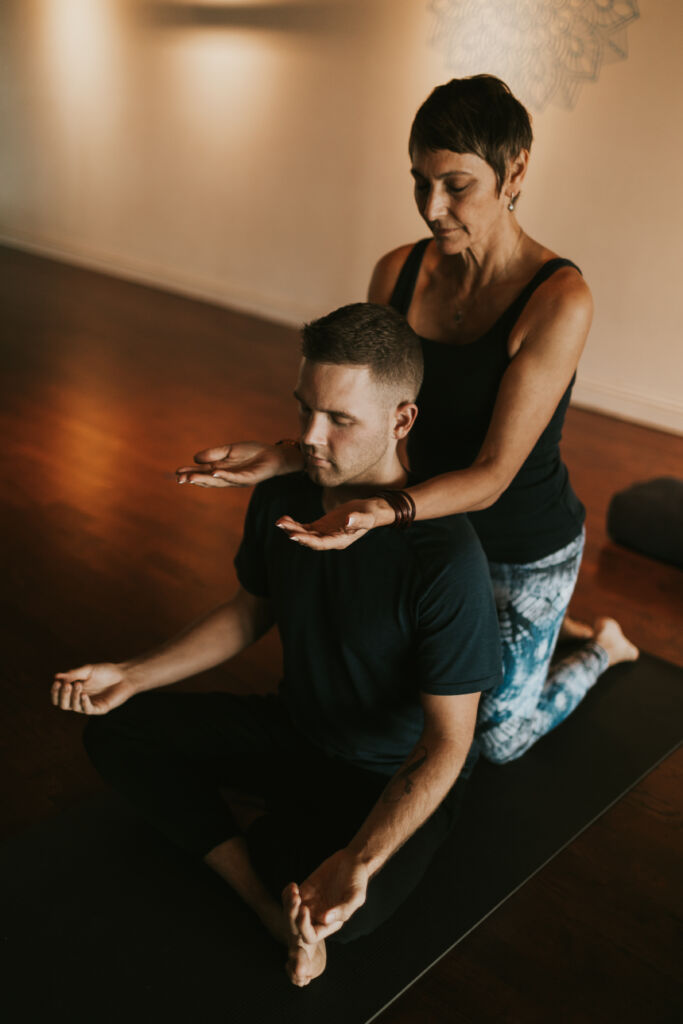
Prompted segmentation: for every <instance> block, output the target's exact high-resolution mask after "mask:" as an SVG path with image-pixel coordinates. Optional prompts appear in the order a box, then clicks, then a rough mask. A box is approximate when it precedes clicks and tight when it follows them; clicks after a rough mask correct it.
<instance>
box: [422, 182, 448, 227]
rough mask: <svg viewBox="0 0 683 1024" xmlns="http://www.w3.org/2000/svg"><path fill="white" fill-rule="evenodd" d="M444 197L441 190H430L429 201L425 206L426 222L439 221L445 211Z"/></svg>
mask: <svg viewBox="0 0 683 1024" xmlns="http://www.w3.org/2000/svg"><path fill="white" fill-rule="evenodd" d="M445 205H446V204H445V202H444V195H443V192H442V191H441V189H439V188H437V187H434V188H431V189H430V190H429V195H428V196H427V201H426V202H425V205H424V216H425V218H426V220H438V219H439V217H440V216H441V215H442V214H443V213H444V210H445Z"/></svg>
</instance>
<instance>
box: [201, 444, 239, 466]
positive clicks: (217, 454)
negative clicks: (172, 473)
mask: <svg viewBox="0 0 683 1024" xmlns="http://www.w3.org/2000/svg"><path fill="white" fill-rule="evenodd" d="M231 450H232V445H231V444H223V445H218V447H216V448H204V449H202V451H201V452H197V454H196V455H195V457H194V461H195V462H198V463H199V464H200V465H201V464H202V463H204V462H219V461H220V460H221V459H228V458H229V457H230V452H231Z"/></svg>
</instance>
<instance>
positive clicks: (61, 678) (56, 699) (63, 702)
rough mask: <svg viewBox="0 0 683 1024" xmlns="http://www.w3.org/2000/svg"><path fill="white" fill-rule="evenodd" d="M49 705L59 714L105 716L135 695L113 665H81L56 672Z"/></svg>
mask: <svg viewBox="0 0 683 1024" xmlns="http://www.w3.org/2000/svg"><path fill="white" fill-rule="evenodd" d="M51 692H52V703H53V704H54V706H55V707H56V708H61V709H62V711H77V712H78V713H79V714H82V715H106V713H107V712H108V711H111V710H112V708H116V707H118V706H119V705H120V704H123V703H125V701H127V700H128V698H129V697H132V696H133V694H134V693H135V692H136V690H135V687H134V686H133V684H132V682H130V680H129V679H128V675H127V672H126V670H125V669H124V668H123V667H122V666H120V665H114V664H113V663H112V662H103V663H102V664H100V665H82V666H81V668H73V669H71V671H70V672H58V673H57V674H56V675H55V678H54V682H53V684H52V691H51Z"/></svg>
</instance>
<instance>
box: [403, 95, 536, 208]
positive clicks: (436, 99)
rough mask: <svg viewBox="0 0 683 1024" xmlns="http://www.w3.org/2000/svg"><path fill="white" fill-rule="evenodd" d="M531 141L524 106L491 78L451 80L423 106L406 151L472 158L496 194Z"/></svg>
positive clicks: (529, 126)
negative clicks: (490, 177) (488, 174)
mask: <svg viewBox="0 0 683 1024" xmlns="http://www.w3.org/2000/svg"><path fill="white" fill-rule="evenodd" d="M532 140H533V133H532V130H531V118H530V116H529V112H528V111H527V109H526V107H524V106H522V104H521V103H520V102H519V100H518V99H517V98H516V97H515V96H513V95H512V93H511V91H510V89H509V88H508V86H507V85H506V84H505V82H502V81H501V80H500V78H496V77H495V75H473V76H472V77H471V78H453V79H451V81H450V82H446V84H445V85H438V86H437V87H436V89H434V91H433V92H432V93H430V95H429V96H428V97H427V99H426V100H425V101H424V103H423V104H422V106H421V107H420V109H419V110H418V112H417V114H416V115H415V119H414V121H413V125H412V128H411V129H410V141H409V143H408V149H409V150H410V154H411V156H412V155H413V153H415V151H416V150H420V149H422V150H438V149H450V150H451V152H453V153H474V154H475V156H478V157H480V158H481V159H482V160H485V161H486V163H487V164H488V165H489V167H491V168H492V169H493V171H494V173H495V175H496V180H497V182H498V194H499V195H500V190H501V188H502V187H503V183H504V181H505V175H506V174H507V170H508V167H509V166H510V164H511V162H512V161H513V160H514V159H515V158H516V157H518V156H519V154H520V153H521V151H522V150H523V149H526V150H530V149H531V143H532Z"/></svg>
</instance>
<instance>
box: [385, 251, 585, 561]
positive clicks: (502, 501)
mask: <svg viewBox="0 0 683 1024" xmlns="http://www.w3.org/2000/svg"><path fill="white" fill-rule="evenodd" d="M430 241H431V239H429V238H425V239H423V240H422V241H420V242H418V243H417V244H416V245H415V246H414V247H413V248H412V250H411V251H410V253H409V255H408V258H407V259H406V262H405V263H404V265H403V267H402V268H401V272H400V274H399V276H398V280H397V282H396V286H395V287H394V291H393V293H392V296H391V299H390V301H389V305H390V306H393V308H394V309H396V310H398V312H399V313H402V314H403V315H404V316H406V315H407V313H408V309H409V307H410V302H411V299H412V296H413V291H414V290H415V282H416V281H417V276H418V273H419V270H420V265H421V263H422V258H423V256H424V252H425V249H426V248H427V245H428V244H429V242H430ZM574 266H576V265H575V264H574V263H572V262H571V261H570V260H565V259H552V260H549V261H548V262H547V263H544V264H543V266H542V267H540V269H539V270H538V271H537V273H536V274H534V276H533V278H532V279H531V281H530V282H529V283H528V284H527V286H526V287H525V288H524V289H523V290H522V291H521V292H520V294H519V295H518V296H517V298H516V299H515V300H514V302H512V304H511V305H510V306H508V308H507V309H506V310H505V312H504V313H502V314H501V316H500V317H499V318H498V320H496V322H495V323H494V324H493V326H492V327H491V328H489V330H488V331H486V332H485V333H484V334H482V336H481V337H480V338H477V339H476V341H473V342H470V343H468V344H466V345H450V344H446V343H444V342H438V341H432V340H430V339H429V338H422V339H421V340H422V350H423V354H424V363H425V376H424V382H423V384H422V388H421V390H420V395H419V398H418V405H419V408H420V414H419V416H418V417H417V420H416V422H415V426H414V427H413V429H412V431H411V433H410V434H409V435H408V454H409V457H410V464H411V469H412V471H413V472H414V473H415V474H416V475H417V477H418V478H419V479H420V480H427V479H429V478H430V477H433V476H438V475H439V474H440V473H447V472H449V471H451V470H454V469H466V468H467V467H468V466H471V465H472V463H473V462H474V460H475V458H476V457H477V455H478V453H479V450H480V448H481V446H482V443H483V441H484V437H485V435H486V432H487V430H488V427H489V423H490V421H491V414H492V413H493V407H494V405H495V401H496V396H497V394H498V388H499V386H500V381H501V378H502V376H503V374H504V373H505V370H506V369H507V367H508V366H509V364H510V358H509V356H508V339H509V336H510V332H511V330H512V328H513V327H514V325H515V323H516V321H517V319H518V318H519V315H520V313H521V312H522V310H523V309H524V306H525V305H526V303H527V302H528V301H529V298H530V297H531V295H532V294H533V292H534V291H535V290H536V288H538V287H539V285H540V284H542V283H543V281H545V280H547V279H548V278H549V277H550V276H551V274H553V273H554V272H555V271H556V270H558V269H559V268H560V267H574ZM576 269H577V270H578V267H577V268H576ZM573 384H574V378H572V380H571V382H570V384H569V387H568V388H567V390H566V391H565V393H564V395H563V396H562V398H561V399H560V402H559V404H558V406H557V408H556V409H555V412H554V413H553V415H552V418H551V420H550V422H549V423H548V425H547V427H546V428H545V430H544V431H543V433H542V434H541V436H540V437H539V439H538V441H537V442H536V444H535V445H534V448H533V449H532V451H531V452H530V454H529V456H528V458H527V459H526V461H525V462H524V465H523V466H522V468H521V469H520V471H519V473H518V474H517V476H516V477H515V478H514V480H513V481H512V483H511V484H510V486H509V487H508V489H507V490H506V491H505V492H504V493H503V494H502V495H501V497H500V498H499V499H498V501H497V502H496V503H495V504H494V505H492V506H491V507H490V508H487V509H482V510H481V511H479V512H470V513H468V517H469V519H470V521H471V523H472V525H473V526H474V528H475V530H476V531H477V533H478V535H479V539H480V540H481V542H482V545H483V548H484V551H485V552H486V555H487V557H488V558H489V560H490V561H492V562H516V563H521V562H535V561H537V560H538V559H540V558H545V557H546V555H549V554H551V553H552V552H554V551H557V550H558V549H559V548H562V547H564V546H565V545H566V544H569V542H570V541H572V540H574V539H575V538H576V537H577V536H578V535H579V533H580V532H581V527H582V525H583V521H584V519H585V509H584V507H583V505H582V504H581V502H580V501H579V499H578V498H577V497H576V495H575V494H574V491H573V490H572V488H571V485H570V483H569V474H568V472H567V467H566V466H565V465H564V463H563V462H562V460H561V458H560V451H559V443H560V439H561V437H562V425H563V423H564V417H565V413H566V411H567V406H568V405H569V399H570V396H571V390H572V386H573Z"/></svg>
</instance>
